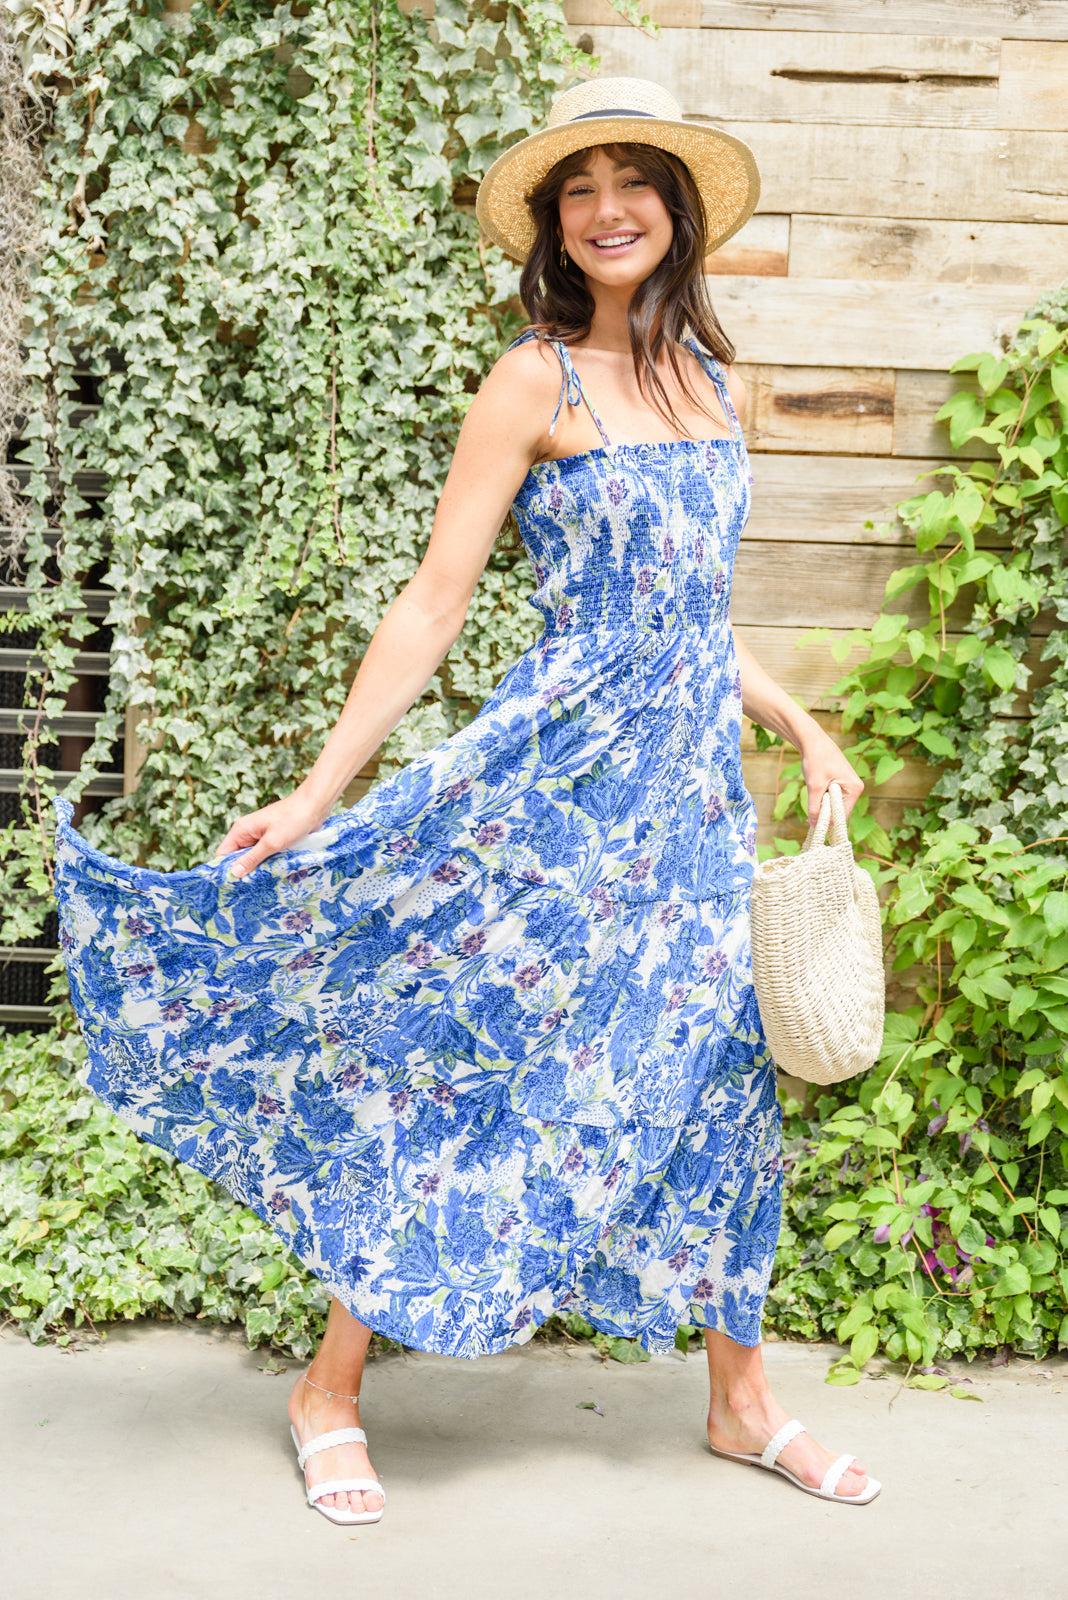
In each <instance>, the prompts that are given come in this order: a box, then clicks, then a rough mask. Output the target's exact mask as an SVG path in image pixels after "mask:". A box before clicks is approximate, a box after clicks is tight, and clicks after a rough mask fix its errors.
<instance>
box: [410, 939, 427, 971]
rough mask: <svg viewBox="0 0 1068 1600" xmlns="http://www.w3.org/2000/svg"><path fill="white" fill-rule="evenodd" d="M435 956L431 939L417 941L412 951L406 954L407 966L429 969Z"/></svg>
mask: <svg viewBox="0 0 1068 1600" xmlns="http://www.w3.org/2000/svg"><path fill="white" fill-rule="evenodd" d="M433 956H434V946H433V945H432V944H431V943H430V940H429V939H417V940H416V942H415V944H413V945H412V948H411V949H410V950H406V951H405V952H404V961H405V965H406V966H409V967H429V965H430V963H431V961H432V959H433Z"/></svg>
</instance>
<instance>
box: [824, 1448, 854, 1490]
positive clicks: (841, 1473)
mask: <svg viewBox="0 0 1068 1600" xmlns="http://www.w3.org/2000/svg"><path fill="white" fill-rule="evenodd" d="M856 1459H857V1458H856V1456H839V1457H838V1460H837V1461H832V1462H831V1464H830V1466H829V1467H828V1468H827V1471H826V1472H825V1473H824V1474H823V1482H822V1483H821V1484H820V1494H828V1495H830V1494H833V1493H834V1491H835V1490H836V1489H837V1487H838V1485H839V1484H840V1483H841V1481H842V1479H843V1478H844V1477H845V1474H846V1473H847V1472H848V1471H849V1468H850V1467H851V1466H852V1465H853V1463H854V1461H855V1460H856Z"/></svg>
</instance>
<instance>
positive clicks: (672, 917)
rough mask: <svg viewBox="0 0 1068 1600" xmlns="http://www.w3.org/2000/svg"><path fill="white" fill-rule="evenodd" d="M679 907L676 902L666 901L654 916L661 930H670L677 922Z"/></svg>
mask: <svg viewBox="0 0 1068 1600" xmlns="http://www.w3.org/2000/svg"><path fill="white" fill-rule="evenodd" d="M680 910H681V907H680V906H679V903H678V901H677V900H667V901H665V902H664V904H663V905H662V906H661V907H660V910H659V911H658V912H657V914H656V920H657V922H659V924H660V926H661V927H662V928H670V927H671V924H672V923H673V922H676V921H677V920H678V916H679V912H680Z"/></svg>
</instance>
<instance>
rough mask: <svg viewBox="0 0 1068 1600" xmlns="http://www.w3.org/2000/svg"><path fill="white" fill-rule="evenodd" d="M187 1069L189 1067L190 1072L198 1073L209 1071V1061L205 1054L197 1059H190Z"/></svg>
mask: <svg viewBox="0 0 1068 1600" xmlns="http://www.w3.org/2000/svg"><path fill="white" fill-rule="evenodd" d="M189 1069H190V1071H191V1072H196V1073H198V1074H200V1073H205V1072H210V1071H211V1062H210V1061H209V1060H208V1059H207V1057H206V1056H201V1057H200V1058H199V1059H198V1060H196V1061H191V1062H190V1063H189Z"/></svg>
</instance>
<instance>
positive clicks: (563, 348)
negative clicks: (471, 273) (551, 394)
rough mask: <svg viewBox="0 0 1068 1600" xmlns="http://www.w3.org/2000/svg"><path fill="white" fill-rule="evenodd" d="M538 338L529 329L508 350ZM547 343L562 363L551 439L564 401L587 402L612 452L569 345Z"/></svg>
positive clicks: (572, 402)
mask: <svg viewBox="0 0 1068 1600" xmlns="http://www.w3.org/2000/svg"><path fill="white" fill-rule="evenodd" d="M536 338H537V334H536V333H535V331H534V329H533V328H527V329H526V330H525V332H523V333H521V334H520V335H519V337H518V339H513V340H512V342H511V344H510V345H509V346H508V350H514V349H516V347H517V346H518V345H521V344H527V343H529V341H530V340H531V339H536ZM546 342H547V343H548V344H549V346H550V348H551V349H553V350H555V351H556V355H557V358H558V360H559V362H560V398H559V399H558V400H557V402H556V410H555V411H554V412H553V419H552V421H551V422H550V424H549V437H550V439H551V438H552V436H553V434H554V433H555V432H556V424H557V421H558V419H559V416H560V408H561V406H562V405H563V403H564V401H565V400H566V401H567V403H568V405H570V406H577V405H581V404H583V402H585V405H586V409H587V411H588V412H589V414H590V416H591V417H592V418H593V422H594V426H595V427H596V429H597V432H598V433H599V434H600V435H601V440H602V442H603V444H604V445H605V447H606V449H609V450H610V449H611V448H612V445H611V440H610V439H609V437H608V435H607V433H605V431H604V425H603V424H602V422H601V419H600V417H599V416H598V415H597V413H596V411H595V410H594V409H593V406H592V405H591V404H590V402H589V399H588V397H587V395H586V393H585V391H584V390H583V387H582V383H581V380H580V379H579V375H578V373H577V372H576V371H575V363H574V362H573V361H572V359H571V352H570V351H569V350H568V348H567V345H566V344H564V342H563V341H562V340H561V339H549V340H548V341H546ZM507 354H508V351H507V350H506V351H505V355H507Z"/></svg>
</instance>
